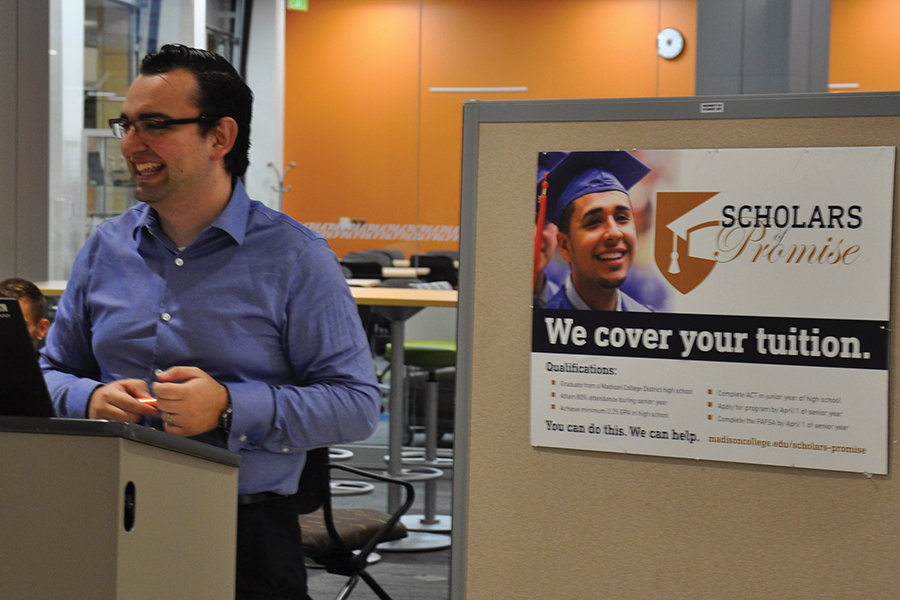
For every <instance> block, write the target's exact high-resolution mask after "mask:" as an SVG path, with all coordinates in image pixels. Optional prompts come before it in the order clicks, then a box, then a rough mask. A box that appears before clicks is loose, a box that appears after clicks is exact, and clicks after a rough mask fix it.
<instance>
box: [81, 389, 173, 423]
mask: <svg viewBox="0 0 900 600" xmlns="http://www.w3.org/2000/svg"><path fill="white" fill-rule="evenodd" d="M149 395H150V392H149V391H147V383H146V382H145V381H142V380H140V379H122V380H119V381H113V382H112V383H109V384H107V385H104V386H101V387H98V388H97V389H95V390H94V393H93V394H91V399H90V400H89V401H88V402H89V403H88V418H90V419H107V420H109V421H125V422H126V423H137V422H138V421H140V420H141V417H155V416H156V414H157V412H156V409H155V408H153V407H152V406H149V405H147V404H145V403H143V402H141V401H140V400H138V398H144V397H147V396H149Z"/></svg>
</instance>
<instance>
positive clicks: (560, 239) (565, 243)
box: [556, 231, 572, 263]
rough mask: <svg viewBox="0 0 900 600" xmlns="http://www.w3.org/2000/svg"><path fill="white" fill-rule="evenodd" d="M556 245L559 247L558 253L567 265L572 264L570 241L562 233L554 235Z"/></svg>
mask: <svg viewBox="0 0 900 600" xmlns="http://www.w3.org/2000/svg"><path fill="white" fill-rule="evenodd" d="M556 245H557V246H558V247H559V253H560V254H561V255H562V257H563V258H564V259H565V261H566V262H567V263H571V262H572V240H570V239H569V236H567V235H566V234H564V233H563V232H562V231H558V232H557V233H556Z"/></svg>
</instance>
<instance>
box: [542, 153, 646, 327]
mask: <svg viewBox="0 0 900 600" xmlns="http://www.w3.org/2000/svg"><path fill="white" fill-rule="evenodd" d="M649 172H650V167H648V166H647V165H645V164H644V163H642V162H641V161H639V160H638V159H636V158H635V157H634V156H632V155H631V154H630V153H628V152H626V151H624V150H613V151H598V152H572V153H570V154H568V155H567V156H566V157H565V158H564V159H562V160H561V161H560V162H559V163H558V164H556V165H555V166H554V167H553V168H552V169H551V170H550V171H549V172H548V173H547V176H546V188H545V190H546V199H545V203H544V206H543V207H541V208H540V209H539V212H540V211H543V210H546V219H547V220H548V221H550V222H551V223H555V224H556V225H557V227H559V233H558V234H557V244H558V246H559V252H560V254H561V255H562V257H563V258H564V259H565V260H566V261H567V262H568V263H569V264H570V265H571V267H572V271H571V273H570V274H569V277H568V279H567V280H566V282H565V285H564V286H563V288H562V289H561V290H559V292H558V293H557V294H556V295H554V296H553V297H552V298H551V299H550V300H549V301H548V302H547V304H546V305H545V308H567V309H582V310H617V311H632V312H635V311H641V312H647V311H649V310H650V309H649V308H648V307H646V306H644V305H643V304H640V303H639V302H637V301H636V300H634V299H633V298H631V297H629V296H628V295H626V294H625V293H624V292H622V291H621V290H620V289H619V287H620V286H621V285H622V284H623V283H625V278H626V277H627V276H628V271H629V269H630V268H631V265H632V263H633V262H634V256H635V252H636V251H637V230H636V227H635V222H634V210H633V208H632V205H631V198H630V197H629V195H628V190H629V189H631V188H632V186H634V185H635V184H636V183H637V182H638V181H640V180H641V179H643V178H644V176H645V175H647V173H649ZM539 220H540V217H539Z"/></svg>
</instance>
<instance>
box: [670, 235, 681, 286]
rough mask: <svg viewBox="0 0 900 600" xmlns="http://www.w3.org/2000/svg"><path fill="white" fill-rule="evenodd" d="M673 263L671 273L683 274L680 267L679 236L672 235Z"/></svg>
mask: <svg viewBox="0 0 900 600" xmlns="http://www.w3.org/2000/svg"><path fill="white" fill-rule="evenodd" d="M669 256H671V257H672V262H670V263H669V273H672V274H673V275H677V274H678V273H681V267H679V266H678V234H677V233H674V232H673V233H672V254H670V255H669Z"/></svg>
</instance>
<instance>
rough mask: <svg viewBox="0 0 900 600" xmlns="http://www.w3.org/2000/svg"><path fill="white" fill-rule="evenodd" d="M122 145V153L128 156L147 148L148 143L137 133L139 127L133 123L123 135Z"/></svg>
mask: <svg viewBox="0 0 900 600" xmlns="http://www.w3.org/2000/svg"><path fill="white" fill-rule="evenodd" d="M121 146H122V154H124V155H125V156H126V157H128V156H130V155H132V154H134V153H135V152H137V151H138V150H142V149H144V148H146V147H147V144H146V142H144V140H143V138H141V136H139V135H138V134H137V128H136V127H135V126H134V125H132V126H131V127H129V128H128V129H127V130H126V131H125V135H123V136H122V142H121Z"/></svg>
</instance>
